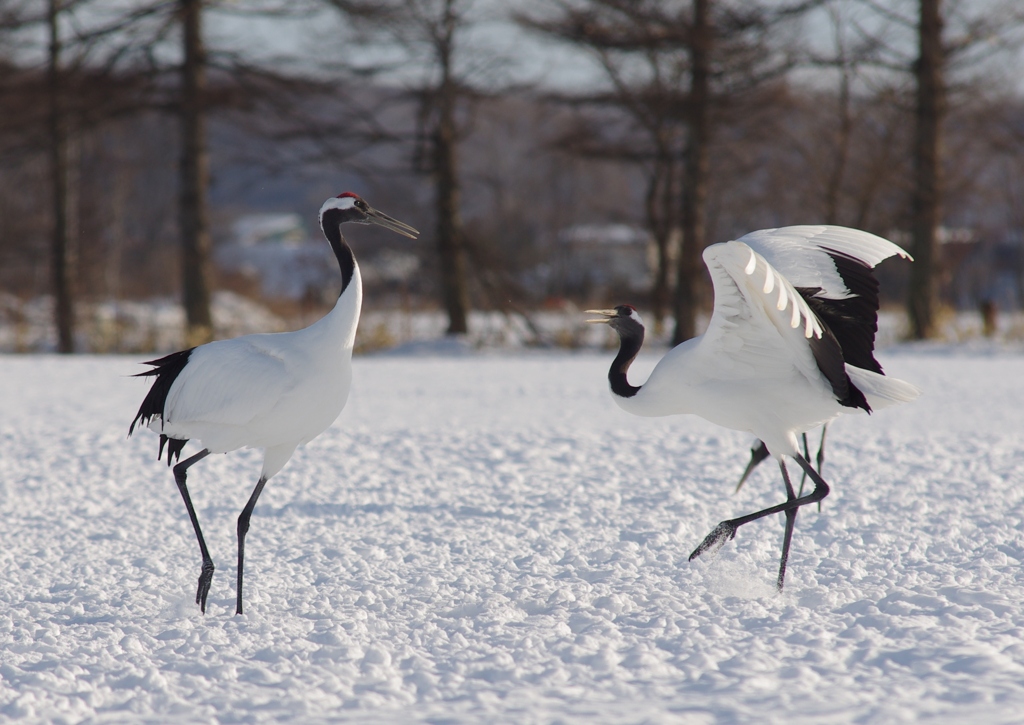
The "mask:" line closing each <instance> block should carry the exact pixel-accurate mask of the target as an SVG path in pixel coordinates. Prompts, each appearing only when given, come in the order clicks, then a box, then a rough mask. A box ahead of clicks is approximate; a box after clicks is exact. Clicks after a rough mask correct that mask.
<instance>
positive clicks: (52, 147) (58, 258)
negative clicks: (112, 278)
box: [46, 0, 77, 354]
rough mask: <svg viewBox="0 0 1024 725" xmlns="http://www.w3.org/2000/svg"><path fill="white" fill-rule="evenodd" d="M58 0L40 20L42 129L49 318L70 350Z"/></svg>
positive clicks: (69, 224) (69, 222) (70, 240)
mask: <svg viewBox="0 0 1024 725" xmlns="http://www.w3.org/2000/svg"><path fill="white" fill-rule="evenodd" d="M63 4H64V3H63V2H62V0H49V5H48V8H47V14H46V25H47V29H48V31H49V39H50V42H49V53H48V62H47V74H46V75H47V105H48V108H49V113H48V114H47V116H48V118H47V120H48V124H47V131H48V134H49V144H48V145H49V162H50V189H51V193H52V197H51V203H52V205H53V232H52V237H51V243H50V254H51V261H50V265H51V274H52V279H53V282H52V284H53V298H54V321H55V323H56V327H57V350H58V352H61V353H65V354H67V353H73V352H74V351H75V271H76V269H75V268H76V254H75V251H76V250H75V244H74V234H73V228H74V218H75V211H76V207H77V205H76V204H75V203H74V198H75V197H74V191H75V188H76V187H75V185H74V184H73V183H70V182H69V176H70V174H71V173H72V160H71V156H72V154H71V148H72V144H73V142H72V140H71V138H70V135H71V131H70V128H69V119H68V110H67V108H66V94H65V90H64V84H65V80H64V74H63V69H62V67H61V66H62V60H63V59H62V57H61V54H62V51H63V41H62V38H61V31H60V21H61V12H62V10H63Z"/></svg>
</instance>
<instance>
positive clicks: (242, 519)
mask: <svg viewBox="0 0 1024 725" xmlns="http://www.w3.org/2000/svg"><path fill="white" fill-rule="evenodd" d="M266 485H267V479H265V478H263V477H262V476H261V477H260V480H259V481H258V482H257V483H256V488H254V489H253V491H252V496H250V497H249V502H248V503H247V504H245V508H244V509H242V513H240V514H239V515H238V594H237V599H236V600H235V614H241V613H242V568H243V566H244V562H245V534H246V532H248V531H249V519H250V517H252V510H253V509H254V508H256V499H258V498H259V497H260V494H261V493H263V487H264V486H266Z"/></svg>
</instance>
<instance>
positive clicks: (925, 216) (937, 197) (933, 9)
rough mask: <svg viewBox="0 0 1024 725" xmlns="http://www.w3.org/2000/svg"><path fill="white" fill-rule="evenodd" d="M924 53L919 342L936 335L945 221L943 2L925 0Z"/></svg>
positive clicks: (916, 208)
mask: <svg viewBox="0 0 1024 725" xmlns="http://www.w3.org/2000/svg"><path fill="white" fill-rule="evenodd" d="M920 3H921V4H920V18H919V22H918V49H919V51H918V57H917V62H916V63H915V64H914V75H915V81H916V85H917V103H916V107H915V113H914V128H915V133H914V152H913V153H914V193H913V198H912V203H911V213H912V221H911V233H912V238H913V244H912V245H911V252H912V254H913V255H914V265H913V267H912V268H911V272H910V288H909V299H908V304H907V310H908V312H909V315H910V334H911V337H914V338H916V339H918V340H921V339H924V338H928V337H933V336H934V335H935V333H936V319H935V317H936V311H937V310H938V299H939V298H938V280H937V276H938V275H937V266H938V262H939V260H938V253H939V249H938V246H939V226H940V225H941V223H942V187H943V172H942V124H943V120H944V118H945V116H946V79H945V74H946V70H945V69H946V62H947V59H946V49H945V47H944V45H943V37H942V31H943V25H944V22H943V18H942V2H941V0H920Z"/></svg>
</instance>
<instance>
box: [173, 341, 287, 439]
mask: <svg viewBox="0 0 1024 725" xmlns="http://www.w3.org/2000/svg"><path fill="white" fill-rule="evenodd" d="M264 337H270V336H265V335H247V336H245V337H239V338H235V339H234V340H220V341H217V342H212V343H209V344H208V345H202V346H200V347H197V348H196V349H195V350H193V351H192V354H191V356H190V357H189V360H188V364H187V365H186V366H185V368H184V369H183V370H182V371H181V373H180V374H179V375H178V377H177V379H175V381H174V383H173V384H172V385H171V389H170V390H169V391H168V393H167V401H166V403H165V404H164V416H165V420H164V421H163V423H164V426H165V427H167V428H168V429H170V430H177V429H181V428H182V427H183V426H188V425H189V424H192V423H214V424H218V425H226V426H237V427H241V426H245V425H247V424H248V423H249V422H251V421H252V420H253V419H254V418H256V417H257V416H259V415H261V414H263V413H266V412H268V411H270V410H271V409H273V407H274V406H275V405H276V404H277V402H278V401H279V400H280V399H281V397H282V396H283V395H285V394H286V393H287V392H288V391H289V390H290V389H291V388H292V387H293V386H294V385H295V383H296V377H295V376H294V375H293V374H292V367H293V366H292V365H290V364H289V363H287V362H286V361H285V360H284V359H283V358H282V357H280V356H278V355H275V354H274V349H273V347H271V346H269V345H263V344H261V342H262V340H263V338H264Z"/></svg>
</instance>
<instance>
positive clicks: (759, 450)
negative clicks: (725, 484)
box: [736, 440, 770, 491]
mask: <svg viewBox="0 0 1024 725" xmlns="http://www.w3.org/2000/svg"><path fill="white" fill-rule="evenodd" d="M769 455H770V454H769V453H768V446H766V445H765V444H764V441H760V440H759V441H757V443H755V444H754V445H753V446H751V447H750V463H748V464H747V468H746V470H744V471H743V475H742V476H740V482H739V483H737V484H736V491H739V490H740V489H741V488H743V483H744V482H745V481H746V480H747V476H749V475H750V474H751V473H752V472H753V470H754V469H755V468H757V466H758V464H760V463H761V461H763V460H764V459H765V458H767V457H768V456H769Z"/></svg>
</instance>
